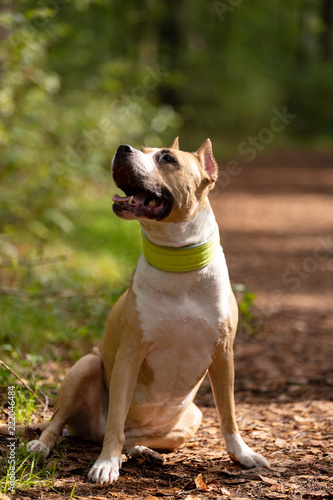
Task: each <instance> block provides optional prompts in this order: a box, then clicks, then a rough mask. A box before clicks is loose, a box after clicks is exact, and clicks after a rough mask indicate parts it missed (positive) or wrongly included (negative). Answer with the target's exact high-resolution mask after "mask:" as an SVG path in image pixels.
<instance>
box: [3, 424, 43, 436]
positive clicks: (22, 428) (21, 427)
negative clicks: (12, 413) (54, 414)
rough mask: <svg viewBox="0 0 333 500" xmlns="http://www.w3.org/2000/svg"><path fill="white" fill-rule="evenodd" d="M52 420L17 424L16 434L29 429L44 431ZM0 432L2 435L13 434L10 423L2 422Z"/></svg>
mask: <svg viewBox="0 0 333 500" xmlns="http://www.w3.org/2000/svg"><path fill="white" fill-rule="evenodd" d="M49 423H50V422H40V423H38V424H27V425H15V434H16V433H19V434H21V433H22V432H25V431H27V430H32V431H37V432H39V433H41V432H43V430H44V429H46V427H48V425H49ZM0 434H1V435H2V436H11V435H12V434H13V431H12V430H11V429H10V426H9V425H8V424H0Z"/></svg>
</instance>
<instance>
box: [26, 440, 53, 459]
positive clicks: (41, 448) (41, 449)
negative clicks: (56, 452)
mask: <svg viewBox="0 0 333 500" xmlns="http://www.w3.org/2000/svg"><path fill="white" fill-rule="evenodd" d="M27 449H28V451H34V452H36V453H40V454H43V455H44V456H45V457H47V456H48V455H49V454H50V451H51V450H50V448H49V447H48V446H46V444H44V443H42V441H39V440H38V439H34V440H33V441H29V443H28V444H27Z"/></svg>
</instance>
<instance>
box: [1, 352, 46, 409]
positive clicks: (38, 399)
mask: <svg viewBox="0 0 333 500" xmlns="http://www.w3.org/2000/svg"><path fill="white" fill-rule="evenodd" d="M0 364H1V365H2V366H3V367H4V368H5V369H6V370H8V371H9V372H10V373H11V374H12V375H13V376H14V377H15V378H16V379H17V380H19V381H20V382H21V384H23V385H24V387H25V388H26V389H27V390H28V391H29V392H31V394H33V395H34V397H35V398H36V399H37V401H38V403H39V404H41V405H42V406H43V407H44V406H45V404H44V403H43V401H42V400H41V399H40V398H39V397H38V396H37V394H36V393H35V392H34V391H33V390H32V389H31V387H30V386H29V385H28V384H27V382H25V380H23V378H22V377H20V375H18V373H16V372H15V371H14V370H13V369H12V368H10V366H8V365H7V364H6V363H5V362H4V361H2V359H0ZM47 403H48V402H46V405H47Z"/></svg>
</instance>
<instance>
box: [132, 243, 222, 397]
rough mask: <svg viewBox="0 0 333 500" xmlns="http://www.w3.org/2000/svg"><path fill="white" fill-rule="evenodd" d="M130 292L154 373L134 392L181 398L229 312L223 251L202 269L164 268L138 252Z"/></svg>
mask: <svg viewBox="0 0 333 500" xmlns="http://www.w3.org/2000/svg"><path fill="white" fill-rule="evenodd" d="M133 291H134V293H135V295H136V305H137V310H138V313H139V319H140V323H141V329H142V332H143V341H144V342H148V343H150V345H151V347H150V350H149V354H148V356H147V358H146V360H145V363H146V364H147V367H148V368H149V370H151V371H152V373H153V377H152V381H151V383H150V384H149V387H141V388H140V387H137V397H139V398H140V397H142V399H146V398H148V399H150V400H151V401H150V402H151V403H153V401H155V402H157V400H160V401H161V402H163V401H165V402H169V403H170V402H171V401H174V402H175V403H176V401H179V402H181V401H182V400H183V399H184V398H186V396H188V395H189V393H190V392H191V390H192V389H193V388H194V387H195V385H196V384H197V382H198V381H199V379H200V378H201V377H202V376H203V375H204V373H205V371H206V370H207V369H208V368H209V366H210V364H211V362H212V355H213V351H214V346H215V345H216V343H217V342H218V341H219V337H220V326H221V324H222V323H223V322H224V321H225V320H226V319H227V318H228V316H229V306H228V301H229V295H230V285H229V277H228V271H227V267H226V264H225V259H224V256H223V253H222V250H221V252H220V253H219V255H218V257H217V258H216V259H215V261H214V262H213V263H212V264H210V265H209V266H208V267H207V268H205V269H203V270H200V271H196V272H193V273H179V274H175V273H164V272H161V271H159V270H157V269H154V268H152V267H151V266H149V265H148V264H147V262H146V261H145V259H144V258H143V257H141V259H140V260H139V263H138V267H137V270H136V273H135V277H134V282H133ZM140 395H141V396H140ZM142 402H143V401H142Z"/></svg>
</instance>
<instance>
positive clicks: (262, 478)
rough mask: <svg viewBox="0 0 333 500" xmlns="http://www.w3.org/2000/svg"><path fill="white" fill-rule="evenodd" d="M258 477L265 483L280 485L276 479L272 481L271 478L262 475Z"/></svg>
mask: <svg viewBox="0 0 333 500" xmlns="http://www.w3.org/2000/svg"><path fill="white" fill-rule="evenodd" d="M258 476H259V478H260V479H261V480H262V481H263V482H264V483H267V484H278V482H277V481H276V480H275V479H272V478H271V477H266V476H262V475H261V474H258Z"/></svg>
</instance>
